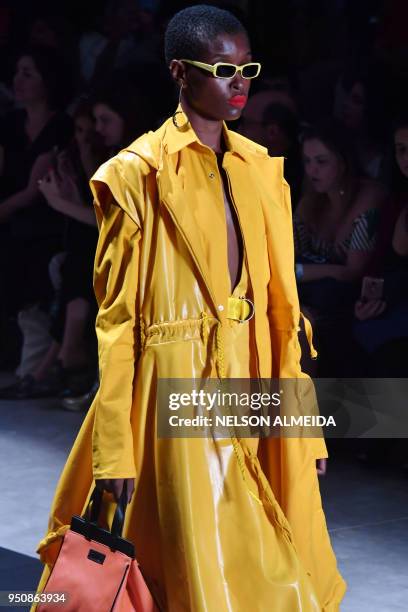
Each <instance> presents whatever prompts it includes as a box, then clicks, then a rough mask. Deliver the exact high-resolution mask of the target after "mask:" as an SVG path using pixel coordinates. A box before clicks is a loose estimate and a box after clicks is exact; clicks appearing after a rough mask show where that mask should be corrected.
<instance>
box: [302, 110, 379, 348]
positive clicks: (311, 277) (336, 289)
mask: <svg viewBox="0 0 408 612" xmlns="http://www.w3.org/2000/svg"><path fill="white" fill-rule="evenodd" d="M302 149H303V158H304V166H305V174H306V177H307V179H308V189H307V190H306V191H305V194H304V196H303V197H302V199H301V201H300V203H299V206H298V208H297V210H296V213H295V215H294V238H295V253H296V261H297V264H296V277H297V281H298V288H299V297H300V301H301V303H302V305H303V306H304V310H306V311H307V313H308V315H309V316H310V317H311V318H312V319H313V320H314V321H315V323H317V329H316V331H317V332H318V335H319V328H320V330H322V329H323V327H322V326H323V325H326V324H327V323H329V325H331V324H332V322H333V320H335V319H339V318H340V319H344V317H345V316H347V315H348V314H351V312H352V307H353V304H354V301H355V299H356V296H357V293H358V289H359V285H360V281H361V279H362V277H363V276H364V274H365V272H366V270H367V269H368V268H369V266H370V263H371V260H372V258H373V256H374V254H375V247H376V238H377V229H378V228H377V226H378V220H379V212H380V208H381V205H382V202H383V200H384V197H385V190H384V188H383V187H381V186H379V185H377V184H376V183H374V182H373V181H369V180H367V179H360V178H359V177H358V175H357V173H356V170H355V165H354V163H353V156H352V152H351V150H350V147H349V144H348V141H347V139H345V138H344V135H343V132H342V130H341V128H340V127H339V126H338V125H337V124H336V123H334V122H331V121H330V122H325V123H322V124H321V125H320V126H318V127H316V128H310V129H308V130H307V131H306V132H305V133H304V135H303V143H302ZM318 340H319V338H318ZM320 340H322V338H320ZM320 348H321V349H322V345H321V347H320Z"/></svg>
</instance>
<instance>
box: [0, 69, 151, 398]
mask: <svg viewBox="0 0 408 612" xmlns="http://www.w3.org/2000/svg"><path fill="white" fill-rule="evenodd" d="M115 83H116V87H113V86H111V84H110V85H109V86H108V87H106V89H103V90H101V91H99V92H97V93H95V95H94V97H93V100H92V103H91V105H90V108H89V109H88V108H87V106H86V105H84V106H80V107H79V108H78V110H77V112H76V113H75V115H74V123H75V141H74V144H73V146H71V147H70V149H68V150H66V151H64V152H63V153H62V154H60V156H59V158H58V172H55V171H54V170H51V171H50V172H48V173H47V175H46V176H45V179H44V180H40V182H39V189H40V191H41V193H42V194H43V195H44V197H45V198H46V200H47V203H48V204H49V206H50V207H52V208H53V209H54V210H56V211H57V212H58V213H60V214H62V215H64V216H65V219H66V224H65V239H64V251H65V252H66V258H65V261H64V263H63V266H62V269H61V287H60V291H59V298H58V301H57V305H58V306H57V311H56V312H55V314H54V317H53V324H52V326H51V330H50V331H51V336H52V338H53V342H52V344H51V346H50V348H49V350H48V352H47V353H46V354H45V356H44V358H43V359H42V360H41V362H40V363H39V365H38V366H37V367H36V368H35V370H34V371H32V372H31V373H30V374H28V375H27V376H25V377H24V378H22V379H21V380H20V381H18V382H17V383H16V384H14V385H12V386H10V387H7V388H5V389H2V390H1V392H0V395H1V397H7V398H10V399H11V398H18V399H23V398H26V397H46V396H54V395H56V394H59V393H61V392H62V393H63V395H64V396H65V397H64V400H63V405H64V407H65V408H69V409H71V410H74V409H77V407H78V409H79V408H82V407H83V406H84V407H85V405H89V397H88V391H89V390H90V389H91V388H93V387H94V380H95V376H96V367H93V364H92V355H91V356H90V354H89V346H88V344H87V342H86V340H87V335H89V334H88V332H89V328H90V325H89V322H90V320H91V319H92V318H95V315H96V310H95V308H96V303H95V298H94V294H93V285H92V268H93V261H94V254H95V249H96V241H97V231H96V218H95V213H94V210H93V207H92V206H91V204H92V195H91V193H90V191H89V187H88V181H89V178H90V177H91V176H92V175H93V174H94V172H95V170H96V168H97V167H98V166H99V165H100V163H101V162H102V161H103V159H107V158H108V157H109V156H112V155H114V154H115V153H117V152H118V151H119V150H120V149H121V148H123V146H124V144H125V143H126V142H128V141H129V140H130V139H133V138H135V137H137V136H139V135H140V134H141V133H142V132H143V131H145V124H144V121H146V120H148V121H149V123H150V125H151V123H152V120H151V113H150V112H149V111H148V110H147V109H146V108H145V107H144V103H143V101H142V100H140V99H139V97H138V96H137V94H136V93H135V92H134V90H133V89H131V88H130V86H129V85H128V84H127V83H122V86H121V87H120V88H119V89H118V88H117V87H118V82H116V80H115ZM118 91H120V92H121V94H120V95H119V94H118V93H117V92H118ZM124 92H126V95H123V93H124ZM91 111H92V112H91ZM95 135H97V136H98V140H99V142H100V145H102V147H103V150H101V146H99V147H96V148H95V146H94V145H95ZM82 395H86V396H87V398H86V399H87V401H88V403H87V404H86V402H85V403H84V402H83V401H82Z"/></svg>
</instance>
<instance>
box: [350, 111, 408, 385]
mask: <svg viewBox="0 0 408 612" xmlns="http://www.w3.org/2000/svg"><path fill="white" fill-rule="evenodd" d="M393 139H394V147H395V165H396V170H397V173H396V174H395V176H394V181H393V185H392V187H393V189H392V191H393V199H392V201H391V202H390V208H391V209H392V216H394V217H395V216H396V220H395V223H394V228H393V233H392V239H391V241H390V244H388V248H387V250H386V252H385V254H384V255H385V256H384V259H383V261H382V262H381V263H382V265H381V266H378V267H377V269H376V270H375V271H374V273H375V274H376V275H377V276H381V277H383V278H384V294H383V297H382V298H381V299H380V298H379V299H374V300H369V301H364V300H361V299H359V300H358V301H357V302H356V305H355V310H354V312H355V316H356V318H357V319H358V321H357V322H356V323H355V325H354V335H355V338H356V340H357V342H358V343H359V345H360V346H361V347H362V348H363V349H364V351H365V353H366V354H368V355H369V356H370V357H371V360H370V364H371V372H370V373H371V374H374V375H378V376H392V377H400V376H401V377H406V376H407V375H408V368H407V366H406V358H405V356H406V350H407V345H408V180H407V179H408V119H404V120H401V121H399V122H398V123H397V124H396V126H395V128H394V131H393ZM395 211H396V212H397V213H398V214H397V215H395Z"/></svg>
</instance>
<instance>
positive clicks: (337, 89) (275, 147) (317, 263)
mask: <svg viewBox="0 0 408 612" xmlns="http://www.w3.org/2000/svg"><path fill="white" fill-rule="evenodd" d="M170 4H171V3H165V2H160V1H158V0H137V1H136V0H120V1H119V2H116V1H113V0H103V1H102V2H100V3H96V1H95V0H92V3H89V4H88V5H87V6H86V7H85V6H84V7H83V11H81V15H79V13H78V11H77V9H76V8H75V7H73V6H72V5H71V4H70V3H68V2H67V1H65V0H62V4H61V7H59V10H58V14H56V13H55V10H54V9H53V8H49V3H45V4H44V3H39V4H38V5H37V4H36V3H34V4H33V3H32V4H31V5H30V6H29V7H28V5H27V4H26V3H25V2H23V1H22V0H19V2H11V1H8V2H6V3H5V5H4V7H3V6H2V7H1V8H0V50H1V53H0V177H1V183H0V291H1V294H2V296H5V299H3V300H2V301H1V303H0V363H1V364H2V365H3V367H5V366H7V367H9V368H12V367H13V368H15V366H16V364H17V363H18V359H19V357H20V353H21V345H22V343H23V346H24V347H25V348H24V350H23V351H22V353H23V360H24V359H26V356H27V355H28V354H29V353H30V352H31V359H28V358H27V361H26V363H25V367H22V364H21V359H20V368H19V370H18V372H19V379H18V380H17V383H16V384H15V385H14V386H12V387H10V388H9V389H8V390H4V389H3V390H2V392H3V395H5V396H6V395H7V394H9V396H10V397H31V396H37V397H38V396H44V395H49V394H59V395H60V396H64V398H65V399H64V402H68V403H69V402H71V405H70V406H71V407H74V408H75V407H78V406H81V407H85V408H86V406H87V405H89V402H90V398H91V395H92V393H94V391H95V378H96V373H95V371H96V359H95V336H94V322H93V320H94V316H95V300H94V297H93V290H92V265H93V257H94V250H95V243H96V238H97V229H96V225H95V216H94V211H93V208H92V206H91V203H92V200H91V197H92V196H91V193H90V190H89V186H88V180H89V178H90V177H91V176H92V174H93V173H94V171H95V169H96V168H97V167H98V165H99V164H100V163H101V162H102V161H104V160H106V159H108V158H109V157H110V156H112V155H115V154H116V153H117V152H118V151H119V150H120V149H122V148H124V147H126V145H128V144H129V143H130V142H131V141H132V140H134V139H135V138H137V136H138V135H140V134H141V133H143V132H145V131H148V130H150V129H155V128H156V127H158V126H159V125H160V123H161V122H162V121H163V120H164V119H166V118H167V117H168V116H169V115H170V114H171V112H172V109H174V108H175V106H176V103H177V100H176V95H177V92H175V90H174V88H173V86H172V83H171V79H170V77H169V74H168V70H167V69H166V67H165V66H164V63H163V59H162V38H163V31H164V28H165V24H166V21H167V20H168V18H169V16H170V15H171V14H173V13H174V12H175V11H176V10H178V9H179V8H182V6H184V5H185V4H187V3H184V2H177V3H176V5H174V3H173V4H171V6H170ZM235 4H236V3H235ZM391 4H392V8H390V7H388V5H387V3H385V2H383V1H382V0H381V2H378V3H375V10H374V9H373V11H372V12H371V13H370V14H369V13H368V10H367V6H368V3H364V6H363V7H360V3H356V2H352V1H351V0H341V1H340V0H328V1H323V0H319V1H318V2H313V1H312V0H290V1H289V2H288V3H284V4H282V6H281V7H280V8H278V9H277V8H276V7H275V8H273V13H272V14H273V15H275V14H276V11H278V13H277V14H279V27H276V26H275V28H274V29H273V33H274V36H270V27H271V25H270V20H268V18H267V17H268V15H271V11H272V9H271V8H270V7H269V6H268V5H267V3H266V4H264V5H262V7H261V4H260V3H239V5H240V6H239V7H238V6H235V8H234V10H235V9H236V10H238V11H241V12H245V13H246V14H245V15H244V18H245V19H246V21H247V22H248V24H249V25H250V29H252V32H251V34H252V36H251V37H252V40H253V47H254V59H255V58H259V57H260V58H263V59H261V61H262V64H263V66H262V73H261V78H260V79H259V80H257V82H254V83H253V84H252V95H251V96H250V99H249V102H248V104H247V106H246V108H245V109H244V112H243V115H242V119H241V122H240V124H239V126H238V129H239V131H240V132H241V133H242V134H244V135H245V136H247V137H249V138H251V139H253V140H255V141H256V142H258V143H260V144H261V145H263V146H265V147H266V148H267V149H268V152H269V154H270V155H272V156H283V157H285V178H286V180H287V181H288V183H289V185H290V187H291V195H292V204H293V210H294V236H295V249H296V273H297V281H298V287H299V295H300V300H301V304H302V310H303V311H304V312H305V314H306V315H308V316H309V317H310V318H311V319H312V322H313V324H314V328H315V331H316V344H317V345H318V347H317V348H318V349H319V353H320V357H319V360H318V361H317V362H313V367H312V365H311V364H308V367H310V372H311V373H319V374H326V375H335V376H341V375H344V374H345V373H346V374H352V375H353V376H359V375H379V376H380V375H381V376H385V375H388V374H389V375H402V376H406V368H405V362H406V359H405V355H406V351H407V348H408V347H407V344H406V341H407V337H408V330H407V321H408V317H407V314H408V313H407V301H408V296H407V290H406V287H407V286H408V283H407V280H408V279H407V276H406V274H407V250H406V248H407V244H406V242H407V235H408V231H407V227H408V221H407V219H408V212H407V206H408V195H407V192H408V189H407V177H408V163H407V158H408V154H407V151H408V122H407V121H405V120H403V121H401V122H399V123H398V124H397V125H396V126H395V129H394V130H393V138H394V143H393V147H394V154H393V157H392V161H393V165H394V168H393V170H392V171H390V165H389V150H388V149H389V147H388V145H389V143H388V138H389V136H388V135H389V133H390V132H391V130H390V127H389V124H390V119H391V118H392V117H393V116H394V115H397V114H400V112H401V109H404V108H405V106H406V100H405V97H404V96H405V94H404V91H405V81H406V75H407V74H408V53H407V51H408V45H407V44H406V41H405V44H404V37H403V26H402V24H403V19H402V18H401V19H399V15H400V14H401V15H403V14H404V9H403V6H402V5H403V2H400V1H399V0H398V1H396V2H393V3H391ZM244 5H245V6H246V8H245V9H244V8H243V7H244ZM262 15H264V16H265V20H263V19H262V18H259V16H262ZM23 17H24V19H23ZM370 19H371V21H370ZM266 24H267V25H266ZM251 25H252V26H253V27H252V28H251ZM13 58H17V61H16V64H15V70H14V74H12V72H13V68H14V66H13ZM350 58H351V59H350ZM396 92H397V93H398V95H395V94H396ZM330 114H332V115H333V118H332V119H330V120H328V121H323V122H322V121H321V120H320V118H321V117H324V116H326V115H330ZM231 127H232V129H237V126H236V125H234V124H232V125H231ZM300 132H302V134H303V135H302V137H300ZM385 185H387V187H388V186H389V194H387V188H386V187H385ZM365 276H370V277H374V278H377V279H379V280H378V282H377V281H376V282H377V286H378V287H379V286H380V285H381V279H382V278H384V285H383V294H382V295H381V294H377V297H376V298H375V299H372V300H366V298H365V297H364V299H361V287H362V282H363V279H364V277H365ZM17 322H19V323H20V327H21V330H22V334H21V332H19V328H18V326H17ZM40 328H41V329H42V331H43V333H42V335H41V334H40ZM30 329H31V330H34V329H36V330H37V331H36V333H37V335H35V334H34V332H33V331H32V333H33V334H34V335H33V336H32V338H31V340H30V339H29V338H28V335H29V334H30V333H31V332H30V331H29V330H30ZM40 335H41V338H40ZM26 336H27V337H26ZM30 347H31V348H30ZM333 347H335V348H333ZM26 349H27V350H26ZM34 349H36V350H34ZM306 352H307V351H305V353H306ZM316 365H318V368H319V369H318V370H316ZM346 366H347V367H346ZM313 368H314V369H313ZM404 368H405V369H404ZM92 385H93V388H92ZM0 394H1V393H0ZM75 394H76V395H75ZM78 394H79V395H78ZM77 395H78V397H80V400H79V401H77V400H76V399H75V398H76V396H77ZM67 407H68V404H67Z"/></svg>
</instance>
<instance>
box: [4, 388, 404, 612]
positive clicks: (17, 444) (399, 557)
mask: <svg viewBox="0 0 408 612" xmlns="http://www.w3.org/2000/svg"><path fill="white" fill-rule="evenodd" d="M0 379H1V377H0ZM82 418H83V415H82V414H75V413H69V412H64V411H62V410H60V409H59V405H58V401H57V400H31V401H14V402H9V401H0V479H1V480H0V482H1V483H2V491H1V505H0V547H1V548H0V591H10V590H16V589H17V590H20V591H21V590H33V589H35V587H36V584H37V581H38V577H39V575H40V572H41V565H40V563H39V561H38V559H37V557H36V553H35V549H36V546H37V544H38V542H39V540H40V539H41V538H42V537H43V535H44V532H45V529H46V525H47V520H48V511H49V507H50V503H51V499H52V495H53V491H54V487H55V484H56V481H57V478H58V475H59V473H60V471H61V468H62V466H63V464H64V461H65V458H66V456H67V453H68V451H69V449H70V447H71V444H72V441H73V439H74V437H75V434H76V432H77V430H78V428H79V426H80V423H81V420H82ZM321 490H322V497H323V503H324V508H325V512H326V517H327V522H328V526H329V530H330V534H331V538H332V543H333V546H334V549H335V551H336V555H337V559H338V564H339V567H340V571H341V572H342V574H343V576H344V578H345V579H346V581H347V583H348V592H347V595H346V597H345V599H344V603H343V605H342V607H341V610H342V612H363V611H366V610H367V611H370V612H407V610H408V604H407V602H408V478H407V477H406V476H404V474H403V473H402V471H399V470H398V469H396V468H387V469H384V468H382V469H378V468H376V469H373V468H367V467H365V466H361V465H359V464H358V463H357V462H356V460H355V459H354V457H351V456H350V455H347V454H345V453H344V452H332V454H331V459H330V463H329V469H328V473H327V475H326V476H325V477H324V478H322V480H321ZM13 609H14V610H26V609H27V608H13ZM214 612H216V611H214ZM271 612H273V611H272V610H271ZM288 612H291V611H288Z"/></svg>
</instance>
